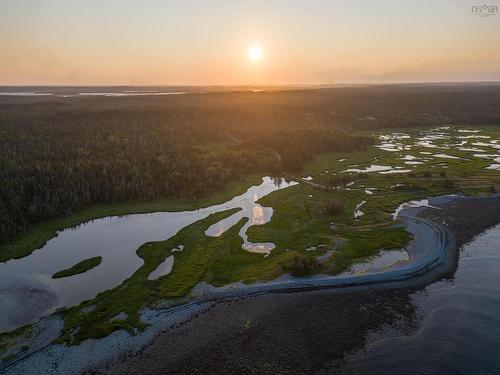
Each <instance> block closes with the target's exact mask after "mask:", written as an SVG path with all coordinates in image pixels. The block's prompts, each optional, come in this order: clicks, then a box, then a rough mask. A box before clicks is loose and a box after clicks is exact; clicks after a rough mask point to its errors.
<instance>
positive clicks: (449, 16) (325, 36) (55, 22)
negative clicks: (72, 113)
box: [0, 0, 500, 85]
mask: <svg viewBox="0 0 500 375" xmlns="http://www.w3.org/2000/svg"><path fill="white" fill-rule="evenodd" d="M1 7H2V11H1V12H0V51H1V52H0V85H1V84H3V85H8V84H13V85H29V84H41V85H45V84H47V85H50V84H68V85H92V84H101V85H112V84H127V85H128V84H131V85H148V84H152V85H154V84H166V85H182V84H189V85H193V84H194V85H199V84H201V85H241V84H249V85H257V84H263V85H273V84H323V83H376V82H422V81H492V80H500V15H499V14H493V15H491V16H490V17H480V16H478V15H474V14H473V13H472V11H471V3H470V1H461V0H446V1H445V0H434V1H430V0H419V1H410V0H405V1H389V0H378V1H368V0H358V1H356V2H346V1H335V0H328V1H327V0H310V1H305V0H304V1H293V0H267V1H264V0H254V1H245V0H238V1H229V0H211V1H205V0H183V1H174V0H170V1H159V0H158V1H154V0H151V1H141V2H139V1H131V0H121V1H119V0H107V1H97V0H86V1H81V2H76V1H63V0H59V1H57V0H45V1H42V0H4V1H3V2H2V6H1ZM254 44H259V45H260V46H261V48H262V50H263V56H262V59H260V60H259V61H258V62H252V61H251V60H250V59H249V58H248V49H249V48H250V47H251V46H252V45H254Z"/></svg>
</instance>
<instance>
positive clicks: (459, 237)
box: [0, 195, 500, 374]
mask: <svg viewBox="0 0 500 375" xmlns="http://www.w3.org/2000/svg"><path fill="white" fill-rule="evenodd" d="M430 201H431V204H432V205H435V206H442V207H441V209H440V210H436V209H430V208H427V207H419V208H407V209H405V210H404V211H403V213H404V214H405V225H407V228H408V226H410V228H408V229H409V230H410V229H411V230H412V231H413V232H412V233H414V234H415V231H416V232H417V233H416V234H417V235H416V236H415V239H414V240H413V241H412V245H410V246H411V247H412V248H413V249H412V250H413V251H412V252H411V255H412V256H410V259H411V260H413V261H412V262H409V263H407V264H405V266H406V267H404V266H403V267H395V268H396V269H391V270H389V271H386V272H381V273H376V274H368V275H363V276H350V277H342V278H335V277H330V278H324V277H321V276H320V277H316V278H314V277H313V278H312V279H311V278H308V279H299V280H297V279H295V280H291V281H287V282H283V281H281V282H279V281H278V282H274V283H273V282H271V283H263V284H262V285H255V284H253V285H251V286H246V287H245V288H241V286H239V285H238V286H235V285H232V286H226V287H222V288H212V290H208V291H207V290H201V291H200V290H198V293H200V295H198V296H197V297H198V298H199V299H198V300H196V301H194V302H190V303H188V304H184V305H180V306H177V307H170V308H167V309H165V308H163V309H162V308H157V309H150V310H147V311H146V312H144V314H143V316H144V318H145V320H147V321H148V323H150V324H151V327H150V328H148V329H146V331H144V332H142V333H140V334H138V335H137V336H130V335H129V334H128V333H125V332H124V331H119V332H115V333H113V334H111V335H110V336H108V337H106V338H103V339H100V340H87V341H85V342H83V343H82V344H80V346H76V347H65V346H62V345H50V344H49V343H48V342H47V345H45V348H44V349H41V350H40V349H39V351H37V352H34V353H32V354H30V355H28V356H27V357H25V358H24V359H19V360H17V361H15V362H13V363H11V364H10V365H8V367H5V368H4V369H2V370H0V372H1V373H9V374H10V373H13V374H14V373H30V371H31V373H38V372H41V371H47V370H49V369H52V371H54V367H53V366H54V363H57V364H58V365H57V366H58V371H61V373H79V372H81V371H84V370H86V369H87V370H88V369H89V368H102V366H103V365H107V364H109V363H114V364H115V365H120V360H119V359H118V358H129V359H130V358H138V357H137V354H136V353H142V352H143V351H144V350H154V349H151V348H155V342H158V340H161V338H162V337H163V336H168V335H169V332H171V331H175V328H178V327H181V326H183V325H187V326H189V324H190V322H191V321H192V320H194V319H195V318H196V317H197V316H199V315H200V314H203V313H209V311H210V310H211V309H212V308H213V307H214V306H216V305H225V304H233V303H236V304H237V303H238V302H240V301H245V300H255V299H259V298H260V297H265V299H267V300H270V299H272V298H273V296H277V295H280V294H281V295H283V294H288V295H291V296H293V295H298V294H299V293H301V294H302V293H306V292H307V293H322V292H324V293H336V294H347V293H351V292H355V291H360V290H361V291H362V290H384V289H400V288H401V289H402V288H405V289H411V288H418V287H419V286H421V285H427V284H429V283H432V282H433V281H435V280H436V279H440V278H442V277H445V275H446V274H448V273H449V272H453V270H454V267H456V262H454V260H455V261H456V260H457V259H454V260H453V259H450V258H454V256H453V255H456V254H457V250H458V248H459V247H460V246H461V245H462V244H463V243H465V242H464V241H468V240H470V239H472V238H473V237H474V235H476V234H478V233H480V232H482V231H483V230H485V229H487V228H488V227H491V226H492V225H495V224H496V223H498V222H500V195H495V196H490V197H473V198H470V197H462V196H453V197H450V196H445V197H436V198H430ZM471 205H474V207H476V209H475V210H474V212H481V213H482V214H481V215H475V216H471V215H469V212H470V211H471V210H470V209H469V208H470V207H471ZM478 205H480V206H481V208H482V209H478V208H479V207H478ZM484 210H489V212H490V211H491V215H489V216H488V215H484V214H483V212H484ZM464 211H465V212H467V211H469V212H467V215H465V216H464V215H462V214H463V213H464ZM450 214H453V215H455V216H457V218H455V219H453V220H450ZM495 214H496V215H495ZM471 217H472V218H473V219H475V221H474V223H470V222H469V221H470V220H467V219H470V218H471ZM464 218H465V219H466V220H463V219H464ZM468 222H469V223H468ZM464 228H467V230H465V229H464ZM431 232H432V233H433V234H434V235H435V237H434V238H429V236H428V234H429V233H431ZM425 233H427V236H426V237H425V236H424V237H422V236H423V235H424V234H425ZM432 243H434V245H436V244H438V247H437V249H436V247H433V248H432V249H431V247H429V246H428V245H429V244H432ZM419 247H420V248H419ZM419 250H420V251H419ZM409 253H410V252H409ZM201 289H203V288H201ZM208 289H210V288H208ZM214 289H215V291H214ZM307 293H306V294H307ZM276 298H277V297H276ZM280 298H281V297H280ZM51 319H54V318H51ZM47 341H48V339H47ZM89 353H92V354H93V356H92V358H94V361H93V363H88V355H89ZM97 353H100V355H97ZM102 353H105V354H104V355H103V354H102ZM63 358H64V359H65V361H62V359H63ZM68 358H71V359H68ZM59 361H61V362H59Z"/></svg>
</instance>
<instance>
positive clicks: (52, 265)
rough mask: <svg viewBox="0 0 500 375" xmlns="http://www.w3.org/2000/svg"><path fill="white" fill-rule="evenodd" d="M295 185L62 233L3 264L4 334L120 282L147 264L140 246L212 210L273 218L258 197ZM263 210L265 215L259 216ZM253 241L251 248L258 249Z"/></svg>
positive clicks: (270, 185)
mask: <svg viewBox="0 0 500 375" xmlns="http://www.w3.org/2000/svg"><path fill="white" fill-rule="evenodd" d="M295 184H297V183H296V182H286V181H285V180H283V179H281V178H271V177H264V178H263V180H262V183H261V184H260V185H258V186H252V187H251V188H249V189H248V190H247V191H246V192H245V193H243V194H241V195H239V196H237V197H234V198H233V199H231V200H229V201H227V202H225V203H222V204H218V205H214V206H210V207H206V208H202V209H199V210H194V211H181V212H156V213H150V214H137V215H126V216H112V217H105V218H102V219H98V220H93V221H90V222H87V223H84V224H81V225H79V226H77V227H75V228H70V229H65V230H63V231H60V232H59V233H58V235H57V237H54V238H53V239H51V240H50V241H48V242H47V243H46V244H45V246H43V247H42V248H40V249H38V250H35V251H34V252H33V253H32V254H31V255H29V256H27V257H24V258H21V259H13V260H9V261H8V262H5V263H0V311H2V314H1V315H0V332H3V331H8V330H11V329H14V328H16V327H18V326H20V325H23V324H28V323H32V322H34V321H36V320H38V319H39V318H40V317H43V316H46V315H49V314H51V313H52V312H54V311H55V310H56V309H57V308H60V307H64V306H66V307H69V306H74V305H77V304H79V303H80V302H82V301H84V300H88V299H92V298H94V297H95V296H96V295H97V294H98V293H100V292H103V291H105V290H109V289H112V288H114V287H116V286H118V285H120V284H121V283H122V282H123V281H124V280H125V279H127V278H128V277H130V276H131V275H132V274H133V273H134V272H135V271H136V270H137V269H138V268H139V267H141V266H142V264H143V261H142V259H141V258H139V257H138V256H137V254H136V250H137V249H138V248H139V246H141V245H142V244H143V243H145V242H148V241H162V240H166V239H168V238H170V237H172V236H174V235H175V234H176V233H177V232H178V231H179V230H180V229H182V228H183V227H185V226H187V225H189V224H192V223H194V222H196V221H198V220H201V219H204V218H206V217H208V215H210V214H213V213H215V212H220V211H223V210H227V209H231V208H238V207H239V208H241V209H242V210H241V211H239V212H238V213H241V214H243V215H251V216H249V217H250V219H251V220H249V221H248V222H247V224H246V225H245V231H246V228H248V226H250V225H254V224H258V223H259V220H260V219H259V217H260V218H261V219H262V220H263V222H264V221H265V220H268V219H269V218H270V217H271V215H272V208H268V207H261V206H260V205H258V204H256V203H255V201H256V200H257V199H259V198H261V197H263V196H265V195H267V194H269V193H271V192H273V191H276V190H279V189H283V188H286V187H288V186H292V185H295ZM260 209H262V215H259V214H258V212H259V210H260ZM231 217H233V216H231ZM236 222H237V220H236V221H234V222H233V223H236ZM229 224H231V223H229ZM229 224H228V225H229ZM227 228H228V227H226V229H227ZM242 230H243V229H242ZM240 234H241V233H240ZM243 235H244V232H243ZM245 239H246V237H245ZM248 244H249V245H248V250H252V251H255V250H257V251H258V250H259V248H257V249H253V248H252V245H251V244H250V243H248ZM259 245H260V244H257V247H258V246H259ZM266 246H267V245H266ZM242 251H244V250H242ZM262 252H264V251H262ZM95 256H101V257H102V262H101V264H100V265H99V266H98V267H95V268H93V269H92V270H89V271H88V272H85V273H82V274H78V275H74V276H70V277H65V278H61V279H52V275H53V274H54V273H55V272H57V271H60V270H63V269H66V268H69V267H71V266H73V265H74V264H76V263H78V262H80V261H82V260H84V259H87V258H91V257H95Z"/></svg>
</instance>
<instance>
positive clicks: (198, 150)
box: [0, 86, 500, 243]
mask: <svg viewBox="0 0 500 375" xmlns="http://www.w3.org/2000/svg"><path fill="white" fill-rule="evenodd" d="M499 93H500V90H499V88H498V87H495V86H493V87H490V86H485V87H482V86H481V87H476V86H474V87H465V88H464V87H451V88H449V87H445V88H442V87H437V88H422V87H407V88H404V87H403V88H401V87H399V88H394V87H387V88H343V89H321V90H319V89H317V90H298V91H274V92H262V93H249V92H221V93H213V94H210V93H203V94H189V95H176V96H169V97H133V98H107V97H106V98H102V97H98V98H65V99H63V98H57V97H46V98H35V99H33V98H6V97H0V178H1V181H2V183H1V184H0V243H1V242H6V241H8V240H10V239H12V238H13V237H14V236H16V235H17V234H19V233H22V232H24V231H26V230H27V229H28V228H29V226H30V225H31V224H33V223H36V222H39V221H41V220H44V219H47V218H53V217H57V216H61V215H69V214H71V213H72V212H74V211H75V210H78V209H81V208H83V207H87V206H89V205H91V204H95V203H110V202H123V201H130V200H146V199H152V198H159V197H172V198H187V199H191V198H198V197H202V196H206V195H208V194H210V193H213V192H215V191H217V190H220V189H222V188H223V187H224V185H225V184H226V183H227V182H229V181H233V180H237V179H238V178H240V177H241V176H244V175H248V174H250V173H257V172H258V173H279V172H280V171H281V170H283V169H286V170H296V169H299V168H300V166H301V165H302V164H303V163H304V162H305V161H307V160H309V159H310V158H311V157H312V155H314V154H315V153H317V152H321V151H348V150H354V149H362V148H364V147H366V146H367V145H369V144H370V143H371V142H372V140H371V139H370V138H369V137H366V136H360V135H356V134H357V132H356V130H357V129H367V128H379V127H387V126H417V125H418V126H425V125H435V124H443V123H463V124H484V123H491V124H500V99H499V98H500V95H499Z"/></svg>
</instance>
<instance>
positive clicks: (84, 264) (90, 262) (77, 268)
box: [52, 256, 102, 279]
mask: <svg viewBox="0 0 500 375" xmlns="http://www.w3.org/2000/svg"><path fill="white" fill-rule="evenodd" d="M101 262H102V257H100V256H99V257H93V258H89V259H85V260H82V261H81V262H79V263H77V264H75V265H74V266H72V267H70V268H67V269H65V270H62V271H58V272H56V273H55V274H53V275H52V278H53V279H60V278H62V277H68V276H73V275H77V274H79V273H84V272H87V271H90V270H91V269H92V268H94V267H97V266H98V265H99V264H101Z"/></svg>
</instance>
